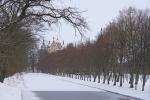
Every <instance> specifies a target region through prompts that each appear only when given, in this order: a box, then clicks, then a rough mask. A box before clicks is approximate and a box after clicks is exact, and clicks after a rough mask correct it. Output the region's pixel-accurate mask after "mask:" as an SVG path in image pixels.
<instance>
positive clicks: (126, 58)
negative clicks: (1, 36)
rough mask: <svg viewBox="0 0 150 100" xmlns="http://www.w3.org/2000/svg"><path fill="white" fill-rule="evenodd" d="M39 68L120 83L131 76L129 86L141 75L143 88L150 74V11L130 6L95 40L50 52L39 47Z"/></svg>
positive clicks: (134, 85) (84, 78) (132, 86)
mask: <svg viewBox="0 0 150 100" xmlns="http://www.w3.org/2000/svg"><path fill="white" fill-rule="evenodd" d="M37 69H38V70H40V71H42V72H45V73H52V74H57V75H62V76H66V75H67V76H68V77H73V75H75V78H78V79H82V80H86V79H87V80H90V81H91V79H92V78H91V77H94V80H93V81H94V82H95V81H96V79H98V82H99V83H100V82H101V83H107V84H110V81H113V84H114V85H116V84H117V83H119V85H120V86H122V85H123V83H124V80H125V78H128V79H129V86H130V88H134V87H135V88H136V86H137V84H138V82H139V79H140V77H142V78H141V80H142V91H144V86H145V83H146V81H147V79H148V75H149V74H150V10H149V9H144V10H141V9H136V8H132V7H130V8H128V9H124V10H122V11H120V14H119V16H118V17H117V18H116V19H115V20H113V21H112V22H110V23H109V24H108V25H107V27H106V28H104V29H101V31H100V34H99V36H98V37H97V39H96V41H94V42H91V41H87V42H86V43H81V44H79V45H73V44H69V45H68V46H67V47H66V48H65V49H63V50H60V51H57V52H55V53H51V54H49V53H48V52H47V51H46V50H40V51H39V66H38V68H37ZM127 76H129V77H127Z"/></svg>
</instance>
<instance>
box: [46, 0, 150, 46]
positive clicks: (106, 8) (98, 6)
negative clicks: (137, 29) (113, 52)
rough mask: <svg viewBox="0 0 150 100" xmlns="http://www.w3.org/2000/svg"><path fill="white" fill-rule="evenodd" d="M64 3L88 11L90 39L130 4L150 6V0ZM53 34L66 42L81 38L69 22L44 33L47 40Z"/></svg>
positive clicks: (71, 0) (72, 1) (81, 0)
mask: <svg viewBox="0 0 150 100" xmlns="http://www.w3.org/2000/svg"><path fill="white" fill-rule="evenodd" d="M58 1H59V0H58ZM61 3H64V2H61ZM64 4H65V5H68V4H69V5H72V6H74V7H77V8H79V9H80V10H82V11H87V12H85V13H83V16H84V17H85V18H86V19H87V22H88V24H89V26H90V31H88V32H87V34H86V36H87V37H89V38H90V39H94V38H95V37H96V36H97V35H98V32H99V30H100V28H101V27H105V26H106V25H107V24H108V23H109V22H110V21H112V20H113V19H115V18H116V17H117V16H118V14H119V11H120V10H121V9H124V8H128V7H129V6H132V7H136V8H140V9H145V8H150V0H69V1H68V2H67V3H64ZM53 36H54V37H57V36H58V37H59V38H60V39H61V40H64V41H65V43H70V42H75V41H79V40H80V36H78V37H75V35H74V29H72V27H70V26H69V25H67V24H61V26H59V27H58V26H55V28H53V30H51V31H47V32H45V35H44V37H45V38H46V41H49V40H52V38H53Z"/></svg>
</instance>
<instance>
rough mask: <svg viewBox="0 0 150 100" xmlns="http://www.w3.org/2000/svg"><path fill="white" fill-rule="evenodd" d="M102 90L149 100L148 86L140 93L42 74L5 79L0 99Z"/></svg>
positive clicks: (149, 88) (133, 90) (138, 91)
mask: <svg viewBox="0 0 150 100" xmlns="http://www.w3.org/2000/svg"><path fill="white" fill-rule="evenodd" d="M104 90H107V91H111V92H115V93H119V94H123V95H128V96H131V97H136V98H141V99H145V100H150V99H149V98H150V86H146V91H144V92H142V91H141V90H135V89H130V88H128V87H127V86H124V87H119V86H113V85H106V84H100V83H93V82H89V81H82V80H77V79H70V78H66V77H60V76H53V75H48V74H42V73H24V74H21V75H20V74H15V75H14V76H12V77H9V78H6V79H5V81H4V84H2V83H0V98H3V100H22V98H26V97H27V98H30V99H31V100H38V98H37V97H36V96H35V95H34V93H32V92H31V91H101V92H105V91H104ZM24 95H26V96H24ZM27 100H29V99H27Z"/></svg>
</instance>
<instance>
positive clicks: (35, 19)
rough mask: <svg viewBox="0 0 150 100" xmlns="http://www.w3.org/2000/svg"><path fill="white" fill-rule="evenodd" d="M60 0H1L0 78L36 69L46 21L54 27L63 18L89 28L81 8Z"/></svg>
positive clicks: (82, 27)
mask: <svg viewBox="0 0 150 100" xmlns="http://www.w3.org/2000/svg"><path fill="white" fill-rule="evenodd" d="M57 2H58V4H59V2H60V1H58V0H0V82H3V81H4V78H5V77H8V76H10V75H12V74H14V73H18V72H22V71H26V69H29V70H30V69H31V68H32V70H33V71H34V66H36V63H37V51H38V50H37V41H38V40H39V38H40V37H41V36H40V34H39V33H40V32H42V31H44V30H45V29H46V28H45V25H46V26H49V27H52V26H53V24H57V23H60V22H61V21H60V20H62V19H64V21H66V22H68V24H70V25H72V26H73V28H74V29H76V30H78V31H80V32H82V31H85V30H87V29H88V26H87V22H86V21H85V19H84V17H82V16H81V14H80V11H79V10H78V9H76V8H73V7H71V6H64V4H63V3H62V5H59V6H57ZM60 6H63V7H60ZM60 8H61V9H60Z"/></svg>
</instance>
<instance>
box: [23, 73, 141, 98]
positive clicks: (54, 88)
mask: <svg viewBox="0 0 150 100" xmlns="http://www.w3.org/2000/svg"><path fill="white" fill-rule="evenodd" d="M24 86H25V88H26V90H25V91H23V92H22V95H23V97H22V99H23V100H138V99H135V98H131V97H127V96H123V95H120V94H115V93H110V92H106V91H104V90H101V89H96V88H92V87H89V86H84V85H80V84H76V83H74V82H70V81H66V80H62V79H60V78H58V77H56V76H52V75H45V74H43V75H38V74H28V75H25V76H24ZM31 91H35V92H32V93H33V94H32V95H30V94H31ZM32 96H35V97H36V98H37V99H33V98H32Z"/></svg>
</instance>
